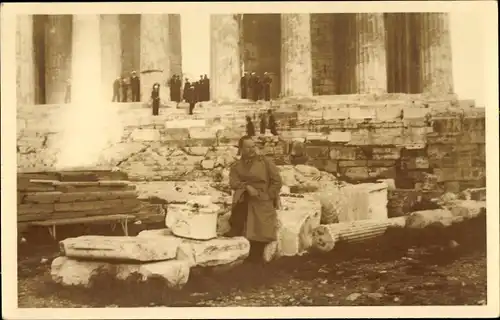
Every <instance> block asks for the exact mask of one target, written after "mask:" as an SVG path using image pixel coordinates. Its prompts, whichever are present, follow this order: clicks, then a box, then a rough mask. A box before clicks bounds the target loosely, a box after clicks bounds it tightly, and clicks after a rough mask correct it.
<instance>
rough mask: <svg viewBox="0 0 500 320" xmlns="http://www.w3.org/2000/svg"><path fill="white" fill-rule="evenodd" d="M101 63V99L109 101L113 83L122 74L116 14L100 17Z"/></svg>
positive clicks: (117, 16)
mask: <svg viewBox="0 0 500 320" xmlns="http://www.w3.org/2000/svg"><path fill="white" fill-rule="evenodd" d="M100 23H101V26H100V28H101V29H100V30H101V51H102V54H101V63H102V66H103V68H102V86H103V92H102V94H103V98H104V99H105V100H109V101H111V99H112V97H113V82H114V81H115V79H116V78H118V77H119V76H120V75H121V72H122V59H121V55H122V46H121V39H120V16H119V15H117V14H103V15H101V21H100Z"/></svg>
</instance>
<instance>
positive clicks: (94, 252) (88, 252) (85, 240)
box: [59, 236, 181, 262]
mask: <svg viewBox="0 0 500 320" xmlns="http://www.w3.org/2000/svg"><path fill="white" fill-rule="evenodd" d="M180 243H181V241H180V239H178V238H172V237H170V238H168V237H158V238H139V237H110V236H80V237H77V238H67V239H64V240H62V241H60V242H59V247H60V249H61V253H62V254H63V255H65V256H67V257H70V258H82V259H84V258H90V259H94V260H103V259H106V260H122V259H125V260H135V261H142V262H149V261H160V260H168V259H174V258H175V256H176V254H177V247H178V246H179V245H180Z"/></svg>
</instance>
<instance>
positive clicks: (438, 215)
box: [405, 209, 453, 229]
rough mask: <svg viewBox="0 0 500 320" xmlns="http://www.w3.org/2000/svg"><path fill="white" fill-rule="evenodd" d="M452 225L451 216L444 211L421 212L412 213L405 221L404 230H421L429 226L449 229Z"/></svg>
mask: <svg viewBox="0 0 500 320" xmlns="http://www.w3.org/2000/svg"><path fill="white" fill-rule="evenodd" d="M452 223H453V214H452V213H451V211H449V210H446V209H436V210H422V211H415V212H412V213H411V214H410V215H409V216H408V218H407V219H406V226H405V227H406V228H410V229H422V228H426V227H429V226H431V225H432V226H436V227H449V226H451V224H452Z"/></svg>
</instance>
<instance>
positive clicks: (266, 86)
mask: <svg viewBox="0 0 500 320" xmlns="http://www.w3.org/2000/svg"><path fill="white" fill-rule="evenodd" d="M271 82H273V79H271V77H270V76H269V74H268V73H267V72H264V78H263V79H262V91H263V98H264V101H269V100H271Z"/></svg>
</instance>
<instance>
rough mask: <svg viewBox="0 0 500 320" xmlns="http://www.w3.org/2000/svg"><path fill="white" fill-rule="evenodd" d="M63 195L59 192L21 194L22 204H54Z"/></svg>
mask: <svg viewBox="0 0 500 320" xmlns="http://www.w3.org/2000/svg"><path fill="white" fill-rule="evenodd" d="M61 194H63V193H62V192H60V191H49V192H28V193H24V194H23V203H26V204H28V203H30V204H31V203H55V202H58V201H59V198H60V196H61Z"/></svg>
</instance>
